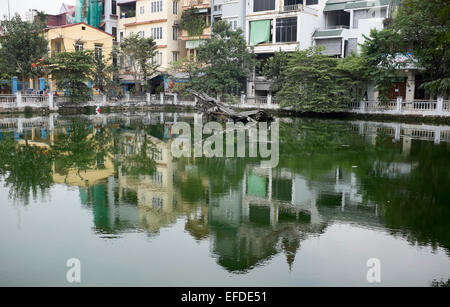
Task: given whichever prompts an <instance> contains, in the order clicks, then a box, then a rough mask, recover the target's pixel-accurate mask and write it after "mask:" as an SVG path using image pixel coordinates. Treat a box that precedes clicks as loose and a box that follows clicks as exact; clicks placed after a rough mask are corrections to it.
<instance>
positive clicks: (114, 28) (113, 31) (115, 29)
mask: <svg viewBox="0 0 450 307" xmlns="http://www.w3.org/2000/svg"><path fill="white" fill-rule="evenodd" d="M111 34H112V35H113V36H114V40H117V28H116V27H112V33H111Z"/></svg>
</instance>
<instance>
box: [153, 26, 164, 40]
mask: <svg viewBox="0 0 450 307" xmlns="http://www.w3.org/2000/svg"><path fill="white" fill-rule="evenodd" d="M150 32H151V36H152V37H153V38H154V39H162V27H157V28H151V29H150Z"/></svg>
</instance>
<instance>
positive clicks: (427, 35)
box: [362, 0, 450, 100]
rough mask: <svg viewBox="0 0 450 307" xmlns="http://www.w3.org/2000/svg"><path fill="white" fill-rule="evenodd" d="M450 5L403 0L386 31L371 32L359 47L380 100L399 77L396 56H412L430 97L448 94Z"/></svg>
mask: <svg viewBox="0 0 450 307" xmlns="http://www.w3.org/2000/svg"><path fill="white" fill-rule="evenodd" d="M449 14H450V4H449V2H448V1H447V0H429V1H422V0H403V1H402V3H401V5H400V7H399V9H398V11H397V13H396V15H395V17H394V19H393V20H389V22H388V23H385V26H386V29H383V30H381V31H375V30H373V31H371V34H370V37H369V38H367V40H366V42H365V43H364V44H363V45H362V50H363V55H364V57H366V58H367V61H368V65H370V66H371V67H373V68H374V69H373V71H372V74H371V77H372V79H373V80H375V81H376V83H377V87H378V88H379V91H380V94H381V95H382V99H385V100H386V99H387V97H386V93H387V92H388V91H389V89H390V88H391V87H392V84H393V82H394V81H396V79H397V78H398V77H399V75H400V71H401V68H402V67H401V66H402V64H399V63H395V61H393V58H394V57H395V55H396V54H398V53H400V54H406V53H408V52H411V53H413V55H414V59H415V60H416V61H417V62H416V63H414V64H415V65H416V66H417V67H418V68H419V69H420V70H421V74H422V75H423V76H424V81H425V83H424V84H423V85H422V86H423V87H424V88H425V89H427V90H429V91H430V93H431V94H432V95H447V96H448V95H449V93H450V71H449V67H450V52H449V46H450V18H449Z"/></svg>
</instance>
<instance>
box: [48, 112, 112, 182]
mask: <svg viewBox="0 0 450 307" xmlns="http://www.w3.org/2000/svg"><path fill="white" fill-rule="evenodd" d="M109 141H110V133H109V132H108V131H107V130H105V129H104V128H98V129H97V131H96V133H93V131H92V128H91V124H90V122H88V121H86V120H82V119H75V120H73V121H72V122H71V124H70V126H69V129H68V132H67V133H66V134H62V135H59V136H58V138H57V140H55V142H54V144H53V145H52V147H51V151H52V156H53V158H54V159H55V162H56V163H57V165H58V170H59V172H60V173H62V174H65V175H66V179H67V176H68V174H69V170H71V169H74V170H76V173H77V175H78V176H79V177H80V178H81V179H83V176H82V172H86V171H87V170H90V169H103V168H104V163H105V158H106V156H107V154H108V151H109Z"/></svg>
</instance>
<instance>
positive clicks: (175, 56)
mask: <svg viewBox="0 0 450 307" xmlns="http://www.w3.org/2000/svg"><path fill="white" fill-rule="evenodd" d="M177 61H178V52H177V51H173V52H172V62H177Z"/></svg>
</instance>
